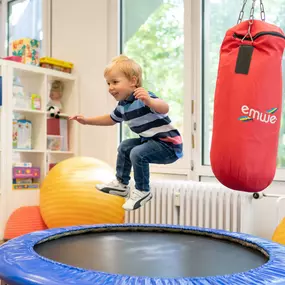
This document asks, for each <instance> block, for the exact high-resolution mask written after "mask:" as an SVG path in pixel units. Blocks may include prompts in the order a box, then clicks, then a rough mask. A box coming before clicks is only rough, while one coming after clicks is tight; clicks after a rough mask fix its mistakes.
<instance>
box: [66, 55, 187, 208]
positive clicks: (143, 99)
mask: <svg viewBox="0 0 285 285" xmlns="http://www.w3.org/2000/svg"><path fill="white" fill-rule="evenodd" d="M104 77H105V79H106V81H107V84H108V85H109V92H110V94H111V95H112V96H113V97H114V98H115V100H117V101H118V105H117V107H116V108H115V110H114V111H113V112H112V113H111V114H106V115H103V116H96V117H91V118H85V117H84V116H82V115H77V116H73V117H70V119H71V120H76V121H78V122H79V123H81V124H84V125H97V126H112V125H114V124H116V123H121V122H123V121H125V122H126V123H127V124H128V126H129V127H130V129H131V130H132V131H133V132H135V133H136V134H138V135H139V138H133V139H127V140H125V141H123V142H121V144H120V146H119V148H118V157H117V165H116V178H117V179H116V180H114V181H112V182H110V183H108V184H106V185H96V188H97V189H98V190H100V191H102V192H104V193H109V194H113V195H118V196H121V197H127V198H128V199H127V201H126V202H125V204H124V205H123V208H124V209H125V210H127V211H130V210H135V209H138V208H140V207H141V206H143V205H144V204H145V203H146V202H147V201H149V200H150V199H151V198H152V194H151V192H150V187H149V164H150V163H155V164H169V163H173V162H175V161H176V160H177V159H179V158H180V157H182V139H181V136H180V134H179V132H178V130H177V129H175V128H174V127H173V126H172V125H171V124H170V122H171V121H170V119H169V117H168V116H167V113H168V110H169V106H168V104H167V103H166V102H164V101H163V100H161V99H159V98H158V97H157V96H156V95H154V94H153V93H152V92H148V91H146V90H145V89H144V88H142V70H141V67H140V66H139V65H138V64H137V63H136V62H135V61H133V60H132V59H129V58H128V57H126V56H124V55H120V56H118V57H116V58H114V59H113V60H112V62H111V64H110V65H109V66H107V67H106V69H105V71H104ZM132 167H133V171H134V180H135V188H134V189H130V187H129V186H128V184H129V181H130V172H131V168H132Z"/></svg>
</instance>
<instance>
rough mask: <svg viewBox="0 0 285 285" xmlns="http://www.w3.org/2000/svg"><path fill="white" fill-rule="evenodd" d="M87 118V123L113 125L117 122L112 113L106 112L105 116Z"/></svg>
mask: <svg viewBox="0 0 285 285" xmlns="http://www.w3.org/2000/svg"><path fill="white" fill-rule="evenodd" d="M85 120H86V125H94V126H113V125H115V124H116V122H115V121H114V120H112V119H111V116H110V114H106V115H103V116H96V117H89V118H86V119H85Z"/></svg>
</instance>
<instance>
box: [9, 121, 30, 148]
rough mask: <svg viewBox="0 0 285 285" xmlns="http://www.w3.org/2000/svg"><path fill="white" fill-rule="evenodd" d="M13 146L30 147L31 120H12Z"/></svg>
mask: <svg viewBox="0 0 285 285" xmlns="http://www.w3.org/2000/svg"><path fill="white" fill-rule="evenodd" d="M13 148H17V149H32V122H31V121H29V120H13Z"/></svg>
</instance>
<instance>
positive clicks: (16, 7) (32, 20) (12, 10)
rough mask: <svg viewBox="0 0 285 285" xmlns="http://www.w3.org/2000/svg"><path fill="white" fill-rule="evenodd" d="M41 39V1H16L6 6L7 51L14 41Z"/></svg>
mask: <svg viewBox="0 0 285 285" xmlns="http://www.w3.org/2000/svg"><path fill="white" fill-rule="evenodd" d="M20 38H32V39H36V40H39V41H42V39H43V31H42V0H17V1H11V2H9V4H8V45H9V46H8V49H10V45H11V43H12V42H13V41H14V40H17V39H20Z"/></svg>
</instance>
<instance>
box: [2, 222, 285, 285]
mask: <svg viewBox="0 0 285 285" xmlns="http://www.w3.org/2000/svg"><path fill="white" fill-rule="evenodd" d="M116 231H150V232H155V231H156V232H175V233H186V234H187V233H188V234H195V235H203V236H209V237H212V238H217V239H225V240H230V241H233V242H237V243H240V244H242V245H243V246H246V247H251V248H254V249H256V250H258V251H260V252H261V253H262V254H264V255H265V256H266V257H267V258H268V259H269V260H268V262H266V263H265V264H263V265H262V266H260V267H258V268H255V269H251V270H249V271H245V272H242V273H235V274H230V275H219V276H208V277H181V278H153V277H147V276H144V277H141V276H128V275H121V274H110V273H105V272H100V271H95V270H85V269H82V268H78V267H74V266H69V265H67V264H62V263H59V262H56V261H53V260H50V259H47V258H45V257H43V256H40V255H38V254H37V253H36V252H35V251H34V246H35V245H36V244H39V243H43V242H45V241H49V240H53V239H57V238H61V237H64V236H67V235H77V234H82V233H86V232H116ZM0 279H1V280H3V281H4V282H6V283H7V284H9V285H18V284H21V285H22V284H30V285H55V284H57V285H59V284H65V285H68V284H81V285H90V284H101V285H107V284H108V285H111V284H112V285H118V284H122V285H123V284H124V285H125V284H144V285H147V284H149V285H153V284H167V285H172V284H173V285H174V284H175V285H179V284H181V285H182V284H193V285H194V284H195V285H198V284H203V285H207V284H225V285H227V284H229V285H230V284H231V285H234V284H239V285H242V284H246V285H250V284H259V285H263V284H278V285H285V247H284V246H282V245H280V244H277V243H274V242H272V241H270V240H266V239H262V238H259V237H255V236H251V235H248V234H243V233H232V232H227V231H224V230H214V229H206V228H199V227H184V226H173V225H145V224H107V225H92V226H90V225H86V226H73V227H66V228H56V229H48V230H44V231H38V232H33V233H30V234H27V235H24V236H21V237H18V238H15V239H13V240H10V241H8V242H6V243H4V244H3V245H2V246H1V247H0Z"/></svg>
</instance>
